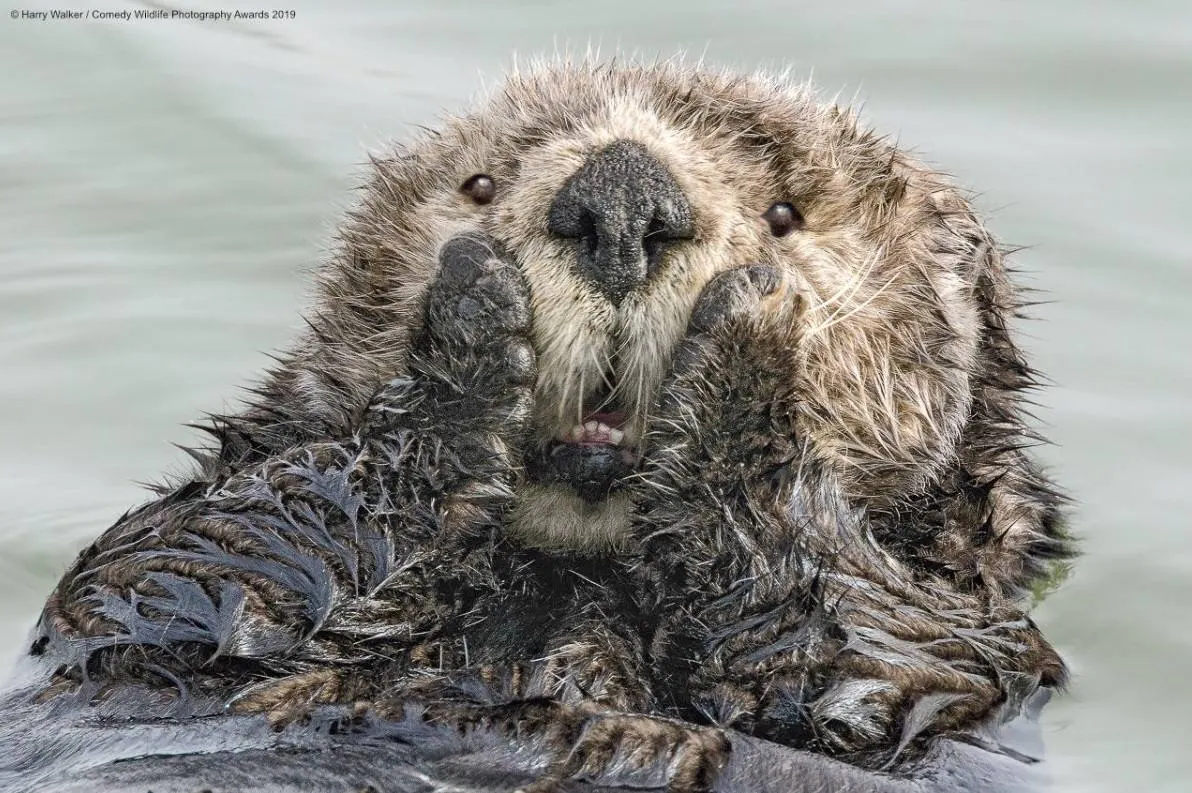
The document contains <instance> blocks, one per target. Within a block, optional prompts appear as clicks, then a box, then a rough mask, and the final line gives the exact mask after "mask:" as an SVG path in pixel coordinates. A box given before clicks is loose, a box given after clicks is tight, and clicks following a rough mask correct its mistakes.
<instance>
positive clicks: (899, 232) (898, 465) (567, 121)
mask: <svg viewBox="0 0 1192 793" xmlns="http://www.w3.org/2000/svg"><path fill="white" fill-rule="evenodd" d="M375 165H376V168H377V173H376V176H375V177H374V179H373V181H372V183H371V185H370V186H369V187H368V190H367V193H366V195H365V199H364V203H363V205H362V207H361V208H360V210H358V212H357V213H356V215H355V216H354V221H353V222H352V223H351V224H350V225H349V227H348V228H347V229H345V231H344V240H345V243H346V245H345V252H344V253H343V254H342V255H341V262H340V264H339V273H338V274H334V275H333V276H332V277H330V278H328V279H326V280H325V291H326V293H327V300H329V301H331V302H335V301H339V302H340V304H341V305H343V306H348V307H351V306H356V305H359V304H361V303H362V302H370V303H371V304H372V305H373V307H374V313H375V310H379V308H380V306H379V305H378V301H383V302H384V310H385V311H386V312H389V315H390V316H391V317H392V320H391V322H392V326H393V328H394V329H396V330H391V329H387V330H385V331H383V332H378V331H377V330H376V329H375V327H374V328H372V329H371V330H369V331H368V333H367V339H366V338H364V337H365V331H364V330H361V331H360V333H359V334H358V335H359V336H360V337H361V339H360V341H359V344H360V345H361V347H362V348H364V349H365V350H366V351H367V355H369V356H372V358H373V359H374V360H378V359H380V360H383V359H384V358H385V357H386V356H388V357H390V358H392V357H393V351H394V350H395V349H400V348H401V343H400V341H399V342H397V343H391V342H388V341H387V339H389V338H390V337H392V334H393V333H395V332H403V331H404V328H405V327H406V326H408V325H409V324H410V323H411V322H413V321H414V320H413V318H414V317H416V316H417V305H416V304H417V295H418V294H419V293H420V292H421V291H422V288H423V287H424V286H425V284H426V283H427V282H428V281H429V279H430V278H431V277H432V275H433V273H432V272H431V271H430V269H429V268H430V267H431V266H432V265H431V264H430V263H433V262H434V261H436V256H435V252H436V251H437V249H438V247H439V246H440V245H441V244H442V243H443V242H444V241H445V240H446V239H448V238H450V237H451V236H453V235H455V234H457V233H459V232H462V231H467V230H474V229H477V228H479V229H481V230H483V231H484V232H485V233H487V234H488V235H490V236H491V237H492V238H494V239H496V240H498V241H499V242H500V243H501V244H502V245H504V246H505V247H506V248H507V249H508V250H509V252H510V253H511V254H512V256H513V258H514V259H516V261H517V262H518V264H519V266H520V267H521V268H522V269H523V270H524V272H525V274H526V277H527V279H528V281H529V284H530V288H531V292H532V306H533V313H534V342H535V347H536V349H537V353H538V363H539V372H540V374H539V380H538V384H537V390H536V393H535V404H536V417H535V421H534V426H535V431H534V438H533V441H534V448H533V449H532V451H531V452H530V455H529V457H528V459H527V475H528V476H527V479H528V481H527V484H526V485H525V486H523V488H522V489H521V492H520V493H519V501H518V505H517V507H516V508H515V510H514V514H513V518H512V523H513V527H514V530H515V532H517V533H519V534H520V535H521V536H522V538H523V540H524V541H526V542H527V543H529V544H533V545H539V546H545V547H569V548H572V549H589V550H598V549H606V548H610V547H615V546H616V545H617V544H618V543H619V542H621V541H622V539H623V538H624V535H625V529H626V526H627V522H628V520H627V516H628V513H629V510H630V504H629V500H628V498H627V496H626V495H625V494H624V493H623V492H622V491H621V488H620V484H621V483H622V482H623V481H624V480H625V478H626V477H627V476H628V474H629V473H630V472H631V470H632V469H633V467H634V466H635V464H636V463H637V461H638V460H639V457H640V456H641V455H642V454H645V453H648V448H647V447H648V437H649V436H648V432H649V428H650V406H651V404H652V402H653V400H654V399H655V397H656V395H657V392H658V389H659V385H660V383H661V382H662V379H663V377H664V375H665V373H666V372H667V369H668V366H669V364H670V359H671V355H672V352H673V350H674V349H675V347H676V345H677V343H678V342H679V341H680V339H681V338H682V336H683V334H684V331H685V328H686V326H687V322H688V319H689V316H690V313H691V310H692V307H693V305H694V304H695V302H696V300H697V298H698V297H699V295H700V293H701V290H702V289H703V288H704V286H705V285H706V284H708V283H709V281H710V280H711V279H712V278H713V277H714V276H715V275H716V274H717V273H720V272H723V271H725V270H727V269H731V268H736V267H740V266H743V265H746V264H749V263H763V264H768V265H772V266H775V267H777V268H778V269H779V270H780V271H781V272H782V273H783V274H784V277H785V278H786V279H787V281H788V286H789V289H788V290H787V292H788V293H789V294H791V295H794V296H797V298H798V299H801V300H802V301H803V302H804V305H805V307H806V310H805V311H804V312H803V313H802V314H801V315H800V317H801V320H800V321H801V322H804V323H805V327H803V328H800V337H801V339H802V341H801V348H800V349H799V350H798V353H797V356H796V360H797V361H798V367H797V370H796V371H791V372H790V377H791V378H792V382H793V383H794V384H795V387H796V392H797V393H798V394H799V396H800V404H799V411H800V414H799V416H798V426H799V427H800V431H801V432H802V433H803V434H804V435H805V439H806V440H807V441H808V442H809V444H810V448H812V449H813V450H814V453H815V454H817V455H818V456H819V457H820V458H821V459H822V460H823V461H824V462H826V463H828V464H829V465H830V466H831V468H832V469H833V470H834V472H835V473H836V475H837V477H838V479H839V481H840V482H841V484H842V486H843V487H844V488H845V489H846V491H847V495H848V496H849V497H850V498H852V499H854V500H856V501H858V502H860V503H870V504H872V503H878V504H881V503H888V502H890V501H892V500H894V499H896V498H898V497H900V495H902V494H905V493H907V492H909V491H913V490H914V489H915V488H918V487H921V486H923V485H924V484H925V483H926V482H928V481H929V480H930V479H931V478H932V477H933V476H934V475H935V474H936V473H937V472H938V471H939V470H940V468H941V467H942V466H944V465H946V464H947V463H948V462H949V460H950V459H951V458H952V456H953V454H954V450H955V446H956V442H957V438H958V435H959V433H960V431H961V429H962V427H963V426H964V424H965V421H966V419H967V417H968V414H969V410H970V405H971V403H972V399H973V398H972V390H973V386H972V385H971V383H970V380H971V379H972V377H973V374H974V370H975V367H976V361H977V358H978V356H979V353H980V345H981V330H982V327H983V324H987V323H988V321H989V320H988V318H987V314H988V313H989V306H987V305H983V304H982V301H983V300H984V301H986V302H988V300H989V299H990V298H989V295H990V294H994V297H995V298H996V297H997V295H996V294H995V293H996V292H997V289H1000V288H1002V287H1000V286H998V285H999V284H1002V282H1003V280H1004V279H1001V277H1000V274H999V273H996V272H994V273H992V274H991V273H990V272H989V271H990V268H993V267H995V266H996V264H997V259H996V254H995V253H994V250H993V247H992V244H991V243H990V241H989V239H988V236H987V235H986V233H985V231H984V230H983V228H982V227H981V226H980V225H979V223H978V222H977V221H976V220H975V219H974V217H973V215H972V213H971V211H970V209H969V207H968V205H967V204H966V202H965V201H964V199H963V198H962V197H961V196H960V195H959V194H958V193H957V192H956V191H955V190H954V189H953V188H952V187H950V186H949V185H948V184H947V182H946V180H944V179H943V178H942V177H940V176H938V175H936V174H934V173H932V172H930V171H928V170H927V169H925V168H923V167H921V166H919V165H917V164H915V163H913V162H911V161H910V160H909V159H907V158H906V157H905V156H904V155H903V154H902V153H900V152H899V151H897V150H896V149H895V148H893V147H892V146H890V145H889V144H888V143H886V142H884V141H883V140H881V139H879V138H877V137H875V136H874V135H873V134H871V133H869V132H867V131H865V130H862V129H860V128H858V126H857V123H856V120H855V118H854V117H853V116H852V115H851V114H850V113H848V112H846V111H843V110H840V109H838V108H835V107H830V106H824V105H821V104H819V103H817V101H816V100H815V98H814V97H813V96H812V94H811V93H810V92H809V90H808V89H806V88H805V87H789V86H786V85H783V84H782V83H780V82H777V81H774V80H771V79H768V78H765V77H754V78H747V79H742V78H734V77H727V76H722V75H718V74H709V73H703V72H697V71H692V70H688V69H684V68H682V67H678V66H655V67H650V68H645V67H628V68H612V67H607V68H605V67H599V68H598V67H593V66H590V65H576V66H572V65H560V66H554V67H548V68H543V69H541V70H535V71H532V72H530V73H527V74H514V75H512V76H511V77H510V78H509V80H508V82H507V84H506V85H505V86H504V88H503V89H502V90H501V91H500V92H498V94H497V95H496V96H495V97H493V98H492V99H491V100H490V101H489V103H488V104H487V105H486V106H484V107H483V108H482V109H481V110H480V111H479V112H478V113H476V114H475V115H472V116H467V117H464V118H460V119H457V120H454V121H450V122H449V123H448V124H447V126H446V129H445V130H444V131H442V132H441V133H438V134H436V135H434V136H433V137H430V138H427V139H424V140H422V141H420V142H418V143H416V144H415V145H413V146H412V147H411V148H409V149H408V150H405V151H403V152H402V153H400V154H399V155H397V156H394V157H392V158H389V159H381V160H378V161H376V162H375ZM480 176H483V177H485V178H479V177H480ZM982 279H984V280H983V283H984V284H985V285H984V286H979V281H982ZM990 279H992V281H991V280H990ZM989 283H993V284H994V286H993V287H990V286H989ZM991 289H992V292H991ZM363 292H367V293H368V295H369V297H367V298H365V297H362V296H361V294H362V293H363ZM345 312H346V309H345ZM339 313H344V312H339Z"/></svg>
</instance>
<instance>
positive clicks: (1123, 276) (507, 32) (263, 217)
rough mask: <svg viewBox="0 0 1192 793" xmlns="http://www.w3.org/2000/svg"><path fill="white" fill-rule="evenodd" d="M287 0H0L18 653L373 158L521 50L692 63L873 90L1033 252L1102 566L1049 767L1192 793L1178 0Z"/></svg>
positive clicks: (240, 369) (1074, 600)
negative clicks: (266, 11) (187, 4)
mask: <svg viewBox="0 0 1192 793" xmlns="http://www.w3.org/2000/svg"><path fill="white" fill-rule="evenodd" d="M16 7H17V8H18V9H21V8H24V9H29V10H39V9H42V8H48V6H46V5H44V4H41V3H36V4H32V5H29V4H20V5H17V6H16ZM68 7H69V6H68ZM88 7H89V6H85V5H84V6H80V8H84V9H85V8H88ZM97 7H99V6H97ZM149 7H150V6H149V5H137V4H128V3H125V4H121V3H119V2H114V1H113V2H109V3H107V4H104V5H102V8H103V9H105V10H120V9H124V8H129V9H131V8H149ZM191 7H193V8H202V7H204V6H203V5H200V4H194V5H192V6H191ZM206 7H207V8H214V7H216V5H215V4H207V5H206ZM218 7H220V8H224V9H229V10H230V9H234V8H237V7H241V8H252V9H256V8H257V6H255V5H252V6H250V5H249V4H245V3H237V2H231V1H230V2H227V3H225V4H223V5H219V6H218ZM281 7H282V8H287V9H293V10H295V11H296V19H293V20H288V21H283V20H278V21H268V22H258V23H233V22H224V23H199V22H182V21H166V22H151V21H144V22H139V23H138V22H129V23H122V22H107V23H104V22H97V21H87V20H82V21H74V22H66V21H57V22H54V21H47V22H33V21H28V20H15V21H14V20H12V19H10V18H9V10H10V7H4V8H0V604H2V606H0V652H3V653H5V654H7V655H10V656H11V655H15V653H16V652H17V650H18V648H19V647H21V645H22V642H23V641H24V637H25V633H26V631H27V630H28V629H29V627H30V625H31V623H32V620H33V619H34V617H35V614H36V611H37V609H38V607H39V606H40V604H41V601H42V599H43V598H44V597H45V595H46V593H47V592H48V591H49V588H50V587H51V585H52V584H53V582H54V580H55V579H56V577H57V575H58V574H59V572H60V571H61V570H62V568H63V567H64V566H65V565H66V564H67V563H68V562H69V560H70V559H71V558H72V556H73V554H74V553H75V552H76V551H77V550H78V549H79V548H80V547H81V546H82V545H83V544H84V543H85V542H86V541H87V540H88V539H89V538H91V537H93V536H95V535H96V534H98V533H99V532H100V531H101V530H102V529H103V528H105V527H106V526H107V525H109V524H110V523H111V522H112V521H113V520H115V518H116V517H118V516H119V514H120V513H121V511H122V510H123V509H125V508H126V507H128V506H130V505H132V504H134V503H136V502H137V501H138V500H140V499H141V498H142V497H143V496H142V492H141V491H140V490H139V489H138V488H137V486H136V485H135V484H134V482H135V481H144V480H152V479H156V478H158V477H159V476H160V475H161V473H163V472H165V471H168V470H178V469H179V468H180V467H181V466H182V456H181V455H180V453H178V452H177V451H176V450H174V449H173V448H172V447H171V446H170V445H169V443H168V441H178V442H188V441H192V440H194V435H193V434H192V433H191V432H190V431H189V430H185V429H183V428H182V427H181V426H180V425H181V424H182V423H183V422H185V421H188V420H191V419H194V418H196V417H198V416H199V415H200V413H201V412H202V411H204V410H221V409H225V408H229V407H232V406H233V405H234V403H235V400H236V399H237V398H238V390H237V389H238V386H241V385H243V384H245V383H247V382H248V381H249V380H250V379H251V377H252V376H253V375H254V373H256V372H259V371H260V370H261V369H262V368H263V367H264V366H265V365H266V364H267V359H266V357H265V354H264V353H265V352H266V351H268V350H271V349H276V348H278V347H281V346H284V345H285V343H286V341H287V339H288V338H289V337H290V336H291V335H292V333H293V332H294V331H295V330H296V329H297V327H298V325H299V307H300V306H301V305H302V303H303V300H304V294H305V290H306V287H307V283H308V274H309V270H310V268H311V267H313V266H314V265H315V264H316V263H317V262H318V261H319V259H320V257H321V256H322V255H323V252H324V251H325V249H326V248H327V247H328V246H329V244H330V237H331V230H332V228H333V224H334V223H335V221H336V219H337V218H338V217H339V216H340V214H341V213H342V211H343V209H344V207H345V206H346V205H347V204H348V203H349V202H350V201H351V192H350V189H349V188H350V186H351V184H352V178H353V175H354V174H355V173H357V171H356V168H357V164H358V163H359V162H360V161H361V160H362V159H363V153H364V151H365V150H366V149H367V148H376V147H379V146H382V145H384V142H385V141H386V140H388V139H391V138H402V137H405V136H407V135H409V134H411V133H412V130H413V125H415V124H418V123H433V122H434V118H435V116H436V114H438V113H440V112H442V111H444V110H451V109H458V108H459V107H460V106H461V105H462V104H463V103H464V102H465V101H466V100H467V98H468V97H469V96H471V95H473V94H475V92H476V91H477V90H478V88H479V87H480V86H481V84H482V82H487V83H489V84H491V83H492V82H493V81H494V80H495V79H497V78H498V76H499V75H500V73H501V71H502V70H503V69H504V68H505V67H506V66H508V64H509V63H510V62H511V59H512V57H513V54H514V53H518V54H519V55H520V56H523V57H524V56H531V55H536V54H543V53H546V54H549V53H551V52H554V51H555V50H556V49H563V48H568V47H570V48H572V49H576V48H578V49H583V48H584V47H585V46H586V45H587V43H588V42H589V41H591V42H593V43H595V44H599V45H600V46H601V48H602V50H603V51H605V52H612V51H614V50H618V49H619V50H621V51H625V52H637V53H641V54H645V55H648V56H653V55H658V54H661V55H672V54H674V53H675V52H677V51H679V50H686V51H687V52H689V53H691V54H693V55H695V56H700V55H702V56H704V57H705V58H706V60H707V61H709V62H711V63H714V64H718V65H729V66H734V67H739V68H753V67H755V66H759V65H760V66H767V67H769V66H774V67H780V66H786V65H790V66H792V67H794V69H795V72H796V74H799V75H802V76H807V75H809V74H810V75H813V76H814V78H815V81H816V82H817V83H818V84H819V85H820V86H821V87H822V88H823V89H824V91H825V92H826V93H828V94H829V95H831V94H836V93H837V92H839V93H841V95H842V96H845V97H852V96H854V95H857V96H859V97H861V98H863V99H864V100H865V112H866V115H867V116H868V117H869V119H870V120H871V121H872V122H873V123H874V124H875V125H876V126H877V127H879V128H880V129H882V130H884V131H888V132H891V133H894V134H896V135H897V136H898V137H899V139H900V140H901V141H902V142H903V144H904V145H908V146H910V147H912V148H914V149H915V150H916V151H917V152H919V153H920V154H921V155H922V156H923V157H924V158H926V159H927V160H928V161H930V162H932V163H935V164H938V165H939V166H940V167H942V168H944V169H946V170H948V171H950V172H952V173H954V174H956V176H957V178H958V179H959V180H960V181H961V182H962V183H963V184H966V185H969V186H971V187H973V188H975V189H978V190H979V191H980V198H979V204H980V206H981V207H982V208H983V210H984V211H985V212H986V214H987V215H988V216H989V217H990V218H991V223H992V226H993V228H994V229H995V231H996V232H997V233H998V234H999V236H1000V237H1001V238H1002V239H1003V240H1005V241H1007V242H1010V243H1014V244H1022V245H1027V246H1030V247H1028V248H1027V249H1026V250H1024V251H1023V252H1022V253H1020V254H1018V255H1017V256H1016V257H1015V261H1016V262H1017V264H1018V266H1019V267H1021V268H1022V269H1024V270H1025V271H1027V272H1026V275H1025V280H1026V281H1027V282H1028V283H1029V284H1030V285H1032V286H1035V287H1038V288H1040V289H1042V290H1044V291H1045V292H1046V293H1047V297H1048V298H1050V299H1051V300H1053V301H1054V302H1053V303H1051V304H1048V305H1045V306H1041V307H1040V308H1038V309H1037V310H1036V314H1037V315H1038V317H1039V320H1040V321H1038V322H1034V323H1031V324H1030V325H1029V326H1028V327H1026V328H1025V330H1026V333H1027V334H1028V338H1027V344H1028V346H1029V348H1030V349H1031V350H1032V352H1033V354H1034V356H1035V359H1036V361H1037V363H1038V364H1039V365H1040V367H1041V368H1042V369H1043V370H1044V371H1045V372H1046V373H1047V374H1048V375H1050V376H1051V377H1052V378H1053V380H1054V381H1055V385H1054V386H1053V387H1052V388H1050V389H1048V390H1047V391H1046V392H1044V393H1043V394H1042V395H1041V397H1040V401H1041V403H1042V404H1041V406H1040V408H1039V411H1038V414H1039V418H1040V421H1041V422H1042V424H1043V425H1044V426H1045V427H1046V428H1047V432H1048V434H1049V435H1050V437H1052V438H1053V439H1054V440H1055V441H1057V445H1056V446H1055V447H1054V448H1048V449H1045V450H1043V451H1042V454H1043V455H1044V456H1045V458H1046V459H1047V460H1048V461H1049V462H1050V464H1051V465H1052V467H1053V468H1054V471H1055V473H1056V475H1057V476H1058V478H1059V479H1060V480H1061V481H1062V482H1063V483H1064V484H1065V485H1066V486H1067V487H1068V488H1069V489H1070V490H1071V491H1072V493H1073V494H1074V495H1075V497H1076V499H1077V510H1076V514H1075V520H1074V529H1075V530H1076V532H1077V533H1078V534H1079V535H1080V536H1081V537H1082V538H1083V539H1084V545H1083V547H1084V550H1085V553H1086V555H1085V557H1084V558H1083V559H1082V560H1081V561H1080V562H1079V564H1078V566H1077V569H1076V574H1075V576H1074V577H1073V578H1072V580H1071V581H1070V582H1069V583H1068V584H1067V585H1066V586H1065V588H1064V589H1062V590H1061V591H1060V592H1059V593H1058V594H1056V595H1054V596H1053V597H1052V598H1051V599H1049V600H1048V601H1047V602H1046V603H1045V604H1044V605H1043V606H1042V608H1041V609H1040V611H1039V614H1038V616H1039V621H1040V622H1041V624H1042V625H1043V626H1044V628H1045V629H1046V631H1047V632H1048V634H1049V635H1050V636H1051V637H1052V638H1053V639H1054V640H1055V641H1056V642H1057V644H1058V645H1059V646H1060V647H1061V649H1062V650H1063V651H1064V653H1065V654H1066V656H1067V657H1068V658H1069V660H1070V661H1071V664H1072V666H1073V668H1074V671H1075V681H1074V684H1073V687H1072V690H1071V692H1070V693H1069V694H1068V695H1067V696H1066V697H1063V698H1061V699H1060V700H1059V701H1057V702H1056V703H1055V704H1054V705H1053V706H1052V707H1051V708H1050V709H1049V714H1048V719H1047V729H1046V733H1047V740H1048V744H1049V747H1050V751H1051V756H1052V758H1053V759H1054V766H1055V769H1056V773H1057V774H1058V776H1059V779H1060V781H1061V784H1060V787H1061V789H1063V790H1067V791H1086V790H1088V791H1120V790H1130V791H1187V790H1189V789H1192V781H1189V780H1192V754H1190V753H1189V750H1188V747H1189V745H1192V728H1189V726H1188V724H1189V714H1188V710H1189V705H1190V704H1192V683H1190V682H1189V677H1188V676H1187V675H1186V674H1184V673H1181V672H1180V670H1182V669H1186V668H1187V667H1188V666H1189V664H1190V663H1192V618H1190V617H1189V616H1188V608H1187V605H1186V604H1187V603H1188V602H1189V600H1192V544H1190V539H1189V529H1190V528H1192V527H1190V526H1189V522H1190V521H1189V517H1188V516H1189V515H1190V514H1192V481H1190V480H1192V477H1190V474H1192V462H1190V461H1189V456H1188V454H1187V453H1186V448H1187V445H1188V441H1190V440H1192V411H1190V410H1189V406H1188V402H1187V400H1188V399H1189V396H1190V394H1192V388H1190V386H1192V355H1190V354H1189V353H1188V351H1187V348H1188V346H1189V341H1190V340H1192V339H1190V336H1192V334H1190V333H1189V330H1190V329H1192V320H1190V319H1189V314H1188V310H1189V308H1192V303H1190V301H1189V295H1190V294H1192V264H1190V263H1189V261H1188V260H1189V255H1190V254H1192V232H1190V231H1189V224H1188V222H1187V221H1185V220H1184V217H1183V214H1184V213H1185V212H1186V211H1187V208H1188V203H1189V202H1188V199H1187V198H1186V196H1187V194H1188V191H1189V187H1188V185H1189V182H1190V181H1192V155H1190V154H1189V146H1190V141H1192V4H1190V3H1187V2H1186V1H1185V2H1166V3H1163V2H1149V3H1133V4H1127V3H1122V2H1116V3H1110V2H1101V1H1090V0H1081V1H1079V2H1078V1H1077V0H1069V1H1067V2H1058V1H1053V2H1042V1H1041V0H1035V1H1034V2H1025V1H1019V2H1013V1H1004V2H985V3H975V2H974V3H961V2H956V0H938V2H925V1H923V0H919V1H917V2H916V1H911V2H899V3H890V2H878V0H868V1H867V2H844V0H841V2H836V3H830V4H824V3H814V4H813V3H800V2H789V1H788V2H779V1H778V0H771V1H770V2H753V3H747V2H746V3H736V4H733V5H732V6H731V7H730V6H729V5H728V4H724V5H715V4H701V3H697V2H694V1H693V0H689V1H688V2H682V3H680V2H674V0H662V1H660V2H655V3H645V2H640V0H639V1H638V2H633V3H629V2H613V3H604V4H596V3H590V2H577V3H561V2H556V3H547V2H528V1H527V2H511V0H489V1H488V2H485V3H475V2H466V3H465V2H462V1H460V0H452V1H450V2H435V3H430V2H426V3H421V4H415V3H412V2H408V3H384V2H380V0H377V1H376V2H342V3H334V4H333V3H331V2H326V3H322V4H317V3H310V2H307V3H290V4H288V5H285V6H281ZM1186 599H1188V600H1186Z"/></svg>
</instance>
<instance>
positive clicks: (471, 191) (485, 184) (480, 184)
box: [459, 173, 497, 206]
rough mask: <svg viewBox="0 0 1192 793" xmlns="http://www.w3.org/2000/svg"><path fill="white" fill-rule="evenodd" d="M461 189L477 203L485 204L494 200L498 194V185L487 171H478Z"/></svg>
mask: <svg viewBox="0 0 1192 793" xmlns="http://www.w3.org/2000/svg"><path fill="white" fill-rule="evenodd" d="M459 191H460V192H461V193H463V194H464V195H466V196H467V197H468V198H470V199H472V200H473V201H475V202H476V203H477V204H480V205H481V206H484V205H485V204H491V203H492V202H493V198H495V197H496V195H497V186H496V184H494V183H493V178H492V177H491V176H489V175H488V174H486V173H478V174H476V175H475V176H472V177H469V178H468V181H466V182H464V183H463V185H462V186H461V187H460V188H459Z"/></svg>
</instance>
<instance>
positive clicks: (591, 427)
mask: <svg viewBox="0 0 1192 793" xmlns="http://www.w3.org/2000/svg"><path fill="white" fill-rule="evenodd" d="M584 429H586V430H587V431H588V432H596V431H597V430H599V429H600V422H599V421H587V422H584Z"/></svg>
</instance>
